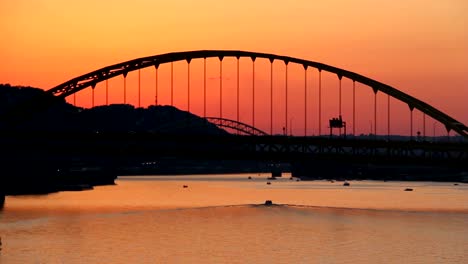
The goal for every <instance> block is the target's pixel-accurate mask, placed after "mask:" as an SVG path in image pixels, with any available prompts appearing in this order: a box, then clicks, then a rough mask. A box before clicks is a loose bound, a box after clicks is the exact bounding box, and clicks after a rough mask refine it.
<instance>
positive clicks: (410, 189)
mask: <svg viewBox="0 0 468 264" xmlns="http://www.w3.org/2000/svg"><path fill="white" fill-rule="evenodd" d="M412 191H413V188H406V189H405V192H412Z"/></svg>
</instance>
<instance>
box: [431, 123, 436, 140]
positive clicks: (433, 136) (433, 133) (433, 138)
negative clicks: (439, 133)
mask: <svg viewBox="0 0 468 264" xmlns="http://www.w3.org/2000/svg"><path fill="white" fill-rule="evenodd" d="M435 128H436V122H434V123H433V124H432V141H433V142H435V130H436V129H435Z"/></svg>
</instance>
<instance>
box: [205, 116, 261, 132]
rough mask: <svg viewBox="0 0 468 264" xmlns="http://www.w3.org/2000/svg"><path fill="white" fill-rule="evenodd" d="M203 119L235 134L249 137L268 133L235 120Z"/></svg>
mask: <svg viewBox="0 0 468 264" xmlns="http://www.w3.org/2000/svg"><path fill="white" fill-rule="evenodd" d="M205 119H206V120H207V121H208V122H210V123H212V124H215V125H216V126H217V127H220V128H230V129H233V130H234V131H236V132H239V133H241V134H243V135H249V136H268V133H266V132H264V131H262V130H260V129H258V128H256V127H253V126H251V125H248V124H245V123H242V122H238V121H235V120H231V119H227V118H220V117H205Z"/></svg>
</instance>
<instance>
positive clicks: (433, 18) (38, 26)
mask: <svg viewBox="0 0 468 264" xmlns="http://www.w3.org/2000/svg"><path fill="white" fill-rule="evenodd" d="M466 14H468V2H467V1H466V0H447V1H440V0H438V1H436V0H408V1H395V0H381V1H375V0H355V1H351V0H350V1H346V0H342V1H336V0H331V1H312V0H297V1H276V0H268V1H266V0H265V1H263V0H257V1H254V0H249V1H244V0H238V1H220V0H210V1H203V0H200V1H188V0H178V1H155V0H133V1H123V0H113V1H94V0H80V1H63V0H15V1H6V0H4V1H1V2H0V32H1V36H2V38H1V43H0V45H1V48H0V61H1V63H0V83H10V84H12V85H25V86H33V87H39V88H42V89H50V88H52V87H54V86H56V85H58V84H60V83H63V82H65V81H67V80H69V79H71V78H73V77H76V76H79V75H82V74H85V73H87V72H90V71H93V70H96V69H98V68H102V67H105V66H107V65H111V64H115V63H119V62H123V61H126V60H130V59H135V58H139V57H144V56H150V55H157V54H161V53H166V52H173V51H188V50H199V49H235V50H246V51H257V52H266V53H274V54H278V55H287V56H291V57H299V58H303V59H307V60H313V61H318V62H322V63H325V64H329V65H332V66H336V67H340V68H343V69H346V70H350V71H353V72H356V73H359V74H362V75H365V76H368V77H370V78H373V79H376V80H378V81H380V82H383V83H386V84H389V85H391V86H393V87H395V88H398V89H400V90H402V91H403V92H406V93H408V94H410V95H412V96H415V97H417V98H419V99H421V100H423V101H425V102H427V103H429V104H431V105H433V106H435V107H436V108H438V109H440V110H442V111H443V112H445V113H447V114H449V115H451V116H452V117H454V118H455V119H457V120H459V121H461V122H463V123H464V124H468V106H467V103H466V102H468V16H467V15H466ZM202 66H203V64H202V61H193V62H192V63H191V77H190V78H191V79H190V84H191V87H192V88H191V89H192V93H191V98H192V100H193V102H191V110H192V111H193V112H194V113H196V114H201V113H202V112H201V111H202V108H203V106H202V95H201V91H202V90H201V89H202V85H203V79H202V78H203V76H202V75H203V74H202V68H203V67H202ZM207 66H208V74H207V76H208V83H207V89H208V97H209V99H210V102H209V103H208V110H207V111H208V115H214V116H216V115H217V114H218V109H219V106H218V105H217V102H218V100H219V99H218V98H219V97H217V96H219V94H218V89H219V88H218V87H219V79H218V78H219V61H218V60H217V59H209V60H208V61H207ZM273 67H274V72H275V75H274V77H273V79H274V84H273V86H274V89H275V92H274V94H275V95H274V102H275V103H274V105H275V107H274V108H275V114H274V115H275V121H274V123H275V124H274V132H275V133H280V131H281V129H282V127H283V126H284V123H285V121H283V120H284V113H283V112H284V110H283V109H284V102H283V101H282V100H283V98H282V94H283V91H284V64H283V63H280V62H275V63H274V65H273ZM251 68H252V62H251V61H250V60H249V59H241V73H240V76H241V81H240V84H241V101H242V102H243V103H242V105H243V108H242V109H241V121H245V122H250V121H251V114H250V111H251V110H249V109H250V108H251V97H249V96H250V95H251V85H252V84H251V83H252V79H251ZM235 69H236V64H235V59H229V58H227V59H225V60H224V61H223V80H224V82H223V89H224V90H225V92H223V96H224V97H223V100H224V101H223V107H224V108H223V112H224V115H225V116H226V117H231V118H232V119H235V112H236V109H235V102H234V100H233V99H232V98H233V97H232V96H233V95H234V94H235V91H234V90H235V87H236V71H235ZM174 71H175V79H176V80H175V83H174V85H175V91H176V97H175V104H176V106H177V107H179V108H181V109H183V110H185V109H186V108H187V103H186V100H187V95H186V89H187V88H186V87H187V66H186V63H185V62H177V63H174ZM169 73H170V67H169V65H163V66H161V68H160V72H159V78H160V80H159V87H160V92H159V96H158V100H159V102H160V103H162V104H169V97H168V94H169V93H168V83H169V78H170V77H169ZM141 74H142V77H141V78H142V89H143V98H142V105H143V106H147V105H149V104H152V103H153V102H154V97H155V95H154V82H155V80H154V68H152V67H151V68H148V69H144V70H142V72H141ZM269 74H270V68H269V62H268V61H257V62H256V87H258V88H257V89H258V92H257V94H258V95H257V96H258V98H257V100H259V103H257V104H258V105H257V106H256V107H257V108H256V110H255V111H256V114H257V116H256V119H257V120H258V121H257V124H258V126H259V127H260V128H262V129H264V130H269V100H266V101H265V102H260V101H261V100H262V99H263V98H268V96H269V87H270V75H269ZM307 76H308V80H307V82H308V89H309V92H308V93H309V95H308V98H310V99H309V100H310V101H309V103H308V107H309V109H308V117H309V120H308V122H309V125H308V129H309V130H310V131H309V133H311V134H313V133H317V126H318V125H317V111H316V109H317V100H316V96H317V86H318V85H317V76H318V75H317V71H316V70H313V69H309V71H308V72H307ZM289 80H290V82H289V85H290V89H293V90H294V91H293V92H291V99H290V100H291V101H290V113H289V117H290V118H289V119H290V120H288V123H290V124H291V127H292V129H293V130H294V131H296V130H297V133H298V134H300V133H301V132H300V131H302V129H303V124H302V122H303V121H302V120H303V119H304V117H303V110H301V109H303V107H304V106H303V98H302V97H301V95H303V87H304V70H303V68H302V67H299V66H297V65H296V66H290V68H289ZM136 83H137V73H136V72H132V73H129V76H128V77H127V89H128V96H127V99H128V102H130V103H132V104H134V105H136V104H137V99H136V96H137V95H136V94H137V93H136ZM109 85H110V88H111V94H110V102H111V103H122V102H123V101H122V77H116V78H113V79H111V80H110V81H109ZM351 85H352V83H351V81H349V80H343V112H344V119H346V120H347V121H348V122H349V123H350V118H351V117H350V116H351V114H350V110H351ZM337 87H338V81H337V78H336V76H332V75H331V74H330V75H329V76H327V75H326V74H324V76H323V104H324V106H323V113H322V119H323V120H322V122H323V123H322V129H323V131H322V132H326V128H325V127H326V121H327V120H328V118H331V117H335V116H337V110H336V109H337V107H338V106H337V100H338V99H337V94H338V93H337V89H338V88H337ZM102 88H103V86H102V84H99V85H98V87H97V89H96V104H103V102H104V101H103V100H104V99H103V98H104V96H103V91H104V89H102ZM357 90H358V92H357V96H358V99H357V100H358V108H357V119H358V120H357V122H356V127H357V128H356V132H357V133H369V132H370V131H369V130H370V129H371V128H370V127H372V125H371V124H370V123H372V121H373V93H372V91H371V89H369V88H368V87H362V85H361V86H358V87H357ZM89 95H90V92H89V89H88V90H85V91H82V92H80V93H79V94H77V96H76V98H77V99H76V100H77V104H78V105H81V106H86V107H89V106H90V97H89ZM68 100H69V102H71V101H70V100H71V98H68ZM386 100H387V99H386V96H384V95H382V94H380V95H378V101H379V106H378V116H379V123H378V124H379V125H378V129H377V132H378V133H382V134H384V133H386V131H387V127H386V125H387V121H386V117H387V114H386V109H387V106H386ZM391 107H392V112H391V114H392V119H391V126H392V132H393V133H395V134H408V131H409V128H408V126H409V110H408V107H407V106H405V105H402V104H401V103H399V102H396V100H395V101H392V103H391ZM421 120H422V115H421V114H420V113H419V112H415V113H414V129H415V131H417V130H421V129H422V128H421V125H422V121H421ZM351 125H353V124H351ZM434 128H435V129H436V130H437V131H436V133H437V134H442V133H443V129H442V125H440V124H438V125H437V124H436V125H434V121H433V120H432V119H429V118H428V119H427V121H426V129H427V131H428V132H427V134H428V135H432V133H433V129H434ZM429 131H430V132H429Z"/></svg>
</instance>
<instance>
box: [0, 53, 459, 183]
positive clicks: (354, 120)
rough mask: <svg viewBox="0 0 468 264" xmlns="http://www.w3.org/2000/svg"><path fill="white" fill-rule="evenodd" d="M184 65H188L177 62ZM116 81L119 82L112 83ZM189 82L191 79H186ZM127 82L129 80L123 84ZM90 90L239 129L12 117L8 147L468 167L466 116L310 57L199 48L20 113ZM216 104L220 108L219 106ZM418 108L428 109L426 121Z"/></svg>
mask: <svg viewBox="0 0 468 264" xmlns="http://www.w3.org/2000/svg"><path fill="white" fill-rule="evenodd" d="M207 61H208V63H209V64H210V69H209V70H210V72H209V73H207V72H208V70H207ZM175 64H177V69H179V70H178V71H175V70H174V65H175ZM183 64H186V66H183ZM213 65H215V66H214V67H215V69H216V68H217V69H216V76H217V77H218V78H216V79H215V81H216V82H218V81H219V83H217V84H216V88H213V80H212V79H211V77H209V76H211V75H212V74H213V73H212V72H213ZM223 65H224V66H225V67H230V68H229V69H230V70H231V71H230V72H231V73H232V72H233V73H234V74H231V75H229V78H230V85H227V84H226V82H227V81H226V79H227V78H226V77H223V74H226V73H225V72H223ZM226 65H227V66H226ZM162 67H165V68H164V69H165V71H166V73H168V72H169V70H170V75H169V77H170V78H168V79H169V80H168V82H167V83H165V84H164V85H162V84H161V78H160V77H161V76H160V71H161V68H162ZM218 67H219V68H218ZM183 68H185V69H183ZM180 69H183V71H181V70H180ZM240 69H242V78H240V75H241V74H240V73H241V70H240ZM143 70H144V71H145V74H146V79H148V78H147V77H148V75H149V74H148V73H150V74H151V78H152V81H151V82H150V83H152V85H154V86H153V87H148V83H149V82H148V81H147V82H145V84H144V85H142V82H141V76H142V72H143ZM292 70H293V71H294V72H295V73H296V74H295V77H294V78H295V80H294V84H292V81H291V80H290V79H288V78H290V72H291V71H292ZM224 71H226V68H225V70H224ZM246 71H247V72H249V74H248V75H250V76H248V77H249V78H248V79H249V80H250V81H249V82H250V83H246V81H245V80H246V78H247V77H246V74H245V72H246ZM259 71H261V73H262V76H263V77H262V86H263V90H262V92H260V89H259V88H258V85H259V82H258V80H256V78H258V75H259ZM300 71H303V75H302V76H303V77H302V78H303V79H302V80H301V81H300V82H302V83H298V81H297V79H298V78H297V76H300V75H298V74H297V73H298V72H300ZM180 72H182V74H180ZM288 74H289V75H288ZM312 74H313V77H311V76H312ZM181 75H182V76H181ZM200 75H201V76H200ZM324 75H327V78H328V79H330V78H331V77H330V76H334V77H333V78H334V79H335V81H334V84H333V85H330V81H329V82H328V84H327V85H326V86H325V85H323V76H324ZM129 76H133V78H132V83H130V82H129V80H127V79H129V78H128V77H129ZM232 76H234V78H232ZM265 76H267V78H265ZM268 77H269V78H268ZM194 79H197V80H200V81H199V82H198V83H197V85H198V89H195V86H194V81H193V80H194ZM268 79H269V80H268ZM110 80H111V81H112V84H113V85H109V84H110V83H111V82H110ZM180 80H184V82H185V84H183V85H181V81H180ZM280 81H281V83H280ZM117 82H119V83H120V84H119V85H115V83H117ZM208 83H210V88H209V89H207V86H208V85H207V84H208ZM345 83H346V85H344V84H345ZM142 86H144V87H142ZM268 86H269V87H268ZM265 87H267V89H265ZM127 88H128V89H127ZM130 88H133V89H136V91H135V90H133V91H131V90H130ZM268 88H269V89H268ZM98 90H100V91H99V95H98V92H97V91H98ZM207 90H208V91H207ZM214 90H215V91H214ZM331 90H333V93H334V95H336V98H335V99H333V101H334V102H335V103H334V105H333V106H332V108H333V110H332V112H334V114H333V115H332V116H330V114H329V113H330V109H329V108H330V106H329V105H328V106H327V109H325V108H324V107H325V106H324V104H325V102H324V99H323V97H324V94H325V93H328V92H329V91H331ZM363 90H366V91H367V92H369V93H370V94H371V96H368V97H366V98H367V99H364V98H361V97H360V96H359V94H360V91H363ZM83 91H87V92H86V93H82V94H86V96H89V97H87V100H88V101H89V102H91V107H94V106H97V105H98V104H96V102H101V105H108V104H109V99H110V97H112V95H113V94H116V93H118V94H120V95H121V98H123V100H122V102H120V103H121V104H128V103H129V100H128V94H130V93H132V94H133V95H134V97H133V98H134V100H133V102H132V103H133V104H134V105H135V107H141V105H142V101H143V99H147V98H148V97H150V98H154V101H152V104H153V105H161V102H160V101H162V98H163V97H164V96H165V104H166V105H170V106H173V107H177V108H179V109H181V110H184V111H187V112H191V113H193V114H194V115H197V116H199V117H200V118H204V120H206V122H207V123H210V124H214V125H216V126H218V127H220V128H223V129H226V130H227V131H229V132H230V133H229V134H227V133H226V134H222V135H203V134H193V135H191V134H190V133H186V134H184V135H176V134H170V133H157V132H134V131H133V132H132V131H128V133H112V134H108V133H87V134H79V133H74V134H64V133H60V134H59V133H48V134H41V135H29V136H24V135H22V136H20V135H17V134H15V132H14V130H11V129H10V128H9V127H8V125H7V126H5V125H4V130H5V127H6V130H5V131H10V132H11V131H13V132H11V133H9V132H4V137H3V141H2V144H3V146H4V149H5V148H6V149H10V150H12V151H14V150H15V149H21V151H22V153H23V154H18V153H17V154H16V156H20V157H21V156H22V155H25V154H24V153H37V155H36V156H34V155H32V156H34V157H36V158H40V156H41V154H40V153H41V151H47V153H48V154H47V156H48V157H51V158H49V159H50V162H52V163H56V164H57V167H61V166H63V164H71V163H72V161H76V160H80V162H82V164H86V163H87V162H88V163H90V164H91V163H93V164H99V163H100V162H102V163H103V164H116V163H119V162H122V161H128V160H132V161H134V162H143V161H148V160H158V159H159V158H161V157H173V158H181V159H183V158H187V159H209V160H213V159H214V160H216V159H218V160H230V159H233V160H258V161H266V162H273V163H275V162H277V163H290V164H292V165H293V164H294V166H295V167H297V168H300V169H297V170H296V171H297V172H296V174H297V175H298V176H301V171H302V172H303V173H302V174H304V171H306V172H307V171H309V172H310V171H313V170H315V169H317V168H319V167H321V166H322V167H323V166H328V167H334V166H335V165H334V164H348V165H349V166H352V167H353V168H354V167H366V166H367V167H368V166H369V165H372V166H373V165H375V166H387V167H388V166H420V167H438V168H450V169H451V168H457V169H459V170H460V171H466V170H467V168H468V143H467V142H468V141H467V139H468V127H467V126H466V125H465V124H463V123H462V122H460V121H458V120H456V119H455V118H453V117H451V116H449V115H447V114H445V113H444V112H443V111H442V110H439V109H437V108H435V107H433V106H431V105H430V104H428V103H426V102H424V101H422V100H420V99H418V98H415V97H413V96H411V95H409V94H407V93H405V92H402V91H401V90H399V89H398V88H397V87H392V86H390V85H387V84H385V83H382V82H380V81H378V80H374V79H371V78H369V77H366V76H363V75H361V74H359V73H355V72H353V71H350V70H346V69H341V68H337V67H334V66H331V65H327V64H324V63H320V62H315V61H310V60H307V59H301V58H294V57H289V56H282V55H275V54H267V53H259V52H250V51H240V50H197V51H184V52H173V53H166V54H160V55H155V56H149V57H143V58H138V59H133V60H129V61H125V62H122V63H118V64H114V65H110V66H107V67H104V68H101V69H97V70H95V71H92V72H89V73H86V74H84V75H81V76H78V77H75V78H73V79H71V80H68V81H66V82H64V83H62V84H59V85H57V86H55V87H53V88H51V89H49V90H47V91H46V93H47V94H50V95H53V96H50V97H51V98H54V100H36V101H31V102H29V103H28V104H27V105H24V106H21V107H19V108H18V109H19V110H18V109H17V110H16V112H19V113H21V114H20V116H31V118H34V113H35V112H40V111H45V110H46V109H48V108H49V107H50V106H51V105H53V104H54V101H55V99H56V100H62V101H63V99H66V100H67V101H68V102H70V103H73V104H75V105H76V104H77V96H76V95H77V93H78V92H83ZM149 92H150V93H151V94H150V95H148V93H149ZM145 93H146V94H145ZM180 98H183V101H184V102H182V100H181V99H180ZM193 98H198V99H197V100H195V99H193ZM369 98H372V99H370V100H369ZM363 100H367V101H370V102H365V103H367V104H369V105H371V106H373V107H372V111H368V113H366V114H367V115H368V116H370V117H371V118H370V120H369V118H367V119H366V120H365V121H364V122H360V120H359V118H360V115H359V113H358V111H357V108H358V105H359V104H363ZM329 101H330V100H327V103H329ZM394 102H398V103H399V104H400V105H405V106H406V110H405V111H406V112H407V115H406V114H405V115H406V117H405V118H402V117H401V115H402V114H401V109H400V110H399V112H394V109H393V106H394V105H395V104H394ZM201 104H203V105H201ZM345 105H346V107H345ZM216 108H217V111H216V112H217V113H214V112H215V111H213V109H216ZM207 109H211V110H210V114H207V112H208V110H207ZM326 111H327V112H326ZM325 112H326V113H327V114H326V115H325V114H324V113H325ZM17 114H18V113H16V115H12V116H10V117H8V116H7V117H6V121H5V120H4V124H9V123H18V122H21V121H18V120H21V118H19V117H18V115H17ZM415 115H418V116H419V118H418V119H417V121H415V118H414V116H415ZM396 117H398V120H408V122H407V123H406V124H401V121H398V122H399V123H398V126H399V127H401V126H407V128H408V129H407V131H408V132H409V133H408V134H407V135H406V138H402V137H393V136H392V135H395V134H396V133H395V132H393V131H394V128H393V127H392V125H393V126H395V121H392V119H393V120H396ZM429 120H430V121H429ZM13 121H14V122H13ZM293 121H294V123H293ZM361 121H362V120H361ZM416 122H418V123H417V124H416ZM362 123H365V124H366V131H367V129H370V131H371V132H372V133H369V135H368V136H367V137H362V136H359V134H358V132H357V131H363V130H364V129H363V128H360V127H359V125H358V124H362ZM436 124H437V126H438V127H439V128H441V127H443V128H444V131H445V132H446V134H445V135H447V137H446V138H447V140H434V138H433V137H430V134H431V133H430V132H432V129H433V130H434V131H435V126H436ZM190 125H191V124H190V122H186V123H184V126H186V128H185V129H186V130H187V131H190V129H191V128H190ZM293 125H294V126H295V129H294V130H293ZM12 126H14V125H12ZM415 127H418V128H419V129H417V130H416V129H415ZM299 128H300V130H301V131H299ZM429 131H430V132H429ZM450 133H452V135H454V134H456V135H458V137H456V138H457V140H450V138H454V137H449V136H448V135H449V134H450ZM361 134H362V133H361ZM434 134H435V132H434ZM439 134H440V133H439ZM434 136H435V135H434ZM39 150H41V151H39ZM111 161H112V162H111ZM323 164H325V165H323ZM103 166H104V165H103ZM294 166H292V167H294ZM304 168H306V169H304ZM307 168H309V170H307ZM311 168H314V169H311ZM60 169H63V168H60ZM317 170H320V169H317ZM293 172H294V171H293Z"/></svg>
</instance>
